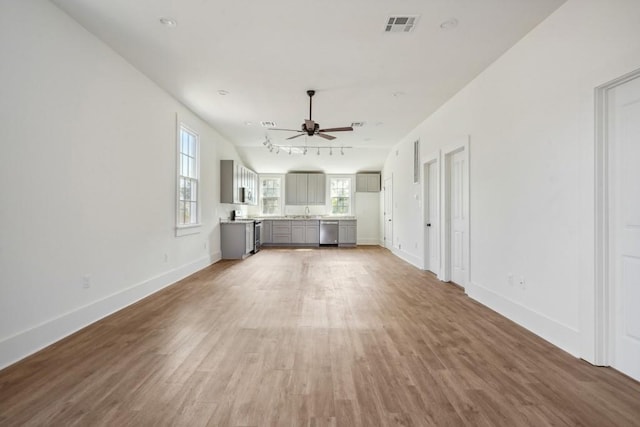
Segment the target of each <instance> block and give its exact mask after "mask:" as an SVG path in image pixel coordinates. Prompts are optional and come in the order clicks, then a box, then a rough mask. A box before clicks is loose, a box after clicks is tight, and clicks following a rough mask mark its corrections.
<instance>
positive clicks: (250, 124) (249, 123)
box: [244, 122, 253, 126]
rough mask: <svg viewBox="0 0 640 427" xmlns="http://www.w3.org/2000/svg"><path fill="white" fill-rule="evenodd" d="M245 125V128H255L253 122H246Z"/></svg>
mask: <svg viewBox="0 0 640 427" xmlns="http://www.w3.org/2000/svg"><path fill="white" fill-rule="evenodd" d="M244 125H245V126H253V123H251V122H244Z"/></svg>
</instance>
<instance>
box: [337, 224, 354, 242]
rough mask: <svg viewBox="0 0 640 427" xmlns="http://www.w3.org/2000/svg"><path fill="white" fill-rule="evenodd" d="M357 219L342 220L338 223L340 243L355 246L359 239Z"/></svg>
mask: <svg viewBox="0 0 640 427" xmlns="http://www.w3.org/2000/svg"><path fill="white" fill-rule="evenodd" d="M357 223H358V222H357V221H356V220H340V221H339V223H338V245H339V246H355V245H356V243H357V239H358V227H357Z"/></svg>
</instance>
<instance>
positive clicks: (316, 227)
mask: <svg viewBox="0 0 640 427" xmlns="http://www.w3.org/2000/svg"><path fill="white" fill-rule="evenodd" d="M304 223H305V225H304V243H305V244H307V245H315V246H318V245H320V221H305V222H304Z"/></svg>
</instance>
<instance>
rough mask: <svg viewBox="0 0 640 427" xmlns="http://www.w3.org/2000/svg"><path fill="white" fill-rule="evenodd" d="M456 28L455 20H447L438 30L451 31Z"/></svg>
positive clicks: (456, 22) (456, 21)
mask: <svg viewBox="0 0 640 427" xmlns="http://www.w3.org/2000/svg"><path fill="white" fill-rule="evenodd" d="M457 26H458V20H457V19H456V18H449V19H447V20H446V21H444V22H443V23H442V24H440V28H442V29H443V30H452V29H454V28H456V27H457Z"/></svg>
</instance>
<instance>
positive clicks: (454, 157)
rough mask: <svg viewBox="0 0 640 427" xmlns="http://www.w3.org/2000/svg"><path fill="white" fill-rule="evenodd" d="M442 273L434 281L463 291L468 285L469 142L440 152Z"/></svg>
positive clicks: (463, 142) (465, 140)
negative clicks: (461, 288)
mask: <svg viewBox="0 0 640 427" xmlns="http://www.w3.org/2000/svg"><path fill="white" fill-rule="evenodd" d="M442 156H443V167H442V173H441V179H442V189H443V194H442V209H441V216H442V218H443V219H444V226H443V233H442V251H441V253H442V261H443V262H442V269H441V271H440V274H439V276H438V278H439V279H440V280H442V281H443V282H453V283H455V284H457V285H460V286H462V287H463V288H466V287H467V283H468V281H469V277H470V276H469V274H470V269H469V250H470V248H469V241H470V240H469V140H468V138H465V139H464V141H461V142H459V143H457V144H453V145H451V146H449V147H448V148H447V149H445V150H443V153H442Z"/></svg>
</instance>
